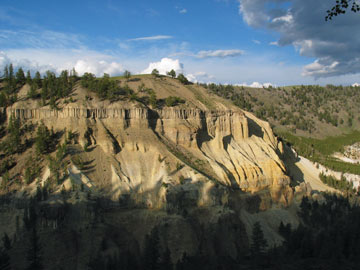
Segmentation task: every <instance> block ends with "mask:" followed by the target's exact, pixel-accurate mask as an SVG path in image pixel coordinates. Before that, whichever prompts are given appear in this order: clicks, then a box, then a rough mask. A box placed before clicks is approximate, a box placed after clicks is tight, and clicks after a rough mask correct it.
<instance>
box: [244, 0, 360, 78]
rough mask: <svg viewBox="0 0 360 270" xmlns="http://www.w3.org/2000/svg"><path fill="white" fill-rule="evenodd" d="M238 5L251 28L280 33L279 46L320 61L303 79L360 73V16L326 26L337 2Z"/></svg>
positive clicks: (268, 0) (269, 0)
mask: <svg viewBox="0 0 360 270" xmlns="http://www.w3.org/2000/svg"><path fill="white" fill-rule="evenodd" d="M238 1H239V3H240V6H239V11H240V13H241V14H242V17H243V19H244V21H245V22H246V23H247V24H248V25H250V26H252V27H255V28H266V29H269V30H272V31H275V32H278V33H279V34H280V38H279V40H278V41H277V45H278V46H286V45H293V46H294V47H295V48H296V49H297V51H298V52H299V54H300V55H302V56H307V57H312V58H315V59H316V60H315V61H314V62H313V63H311V64H309V65H307V66H305V67H304V72H303V75H306V76H312V77H314V78H321V77H324V78H325V77H330V76H338V75H344V74H355V73H359V72H360V51H359V47H360V37H359V35H357V34H356V33H354V31H356V30H355V28H354V26H356V25H359V23H360V16H359V15H358V14H353V13H352V12H348V13H347V14H346V15H344V16H339V17H337V18H335V19H334V20H332V21H329V22H326V21H325V19H324V18H325V16H326V10H328V9H329V7H330V6H332V5H333V2H334V1H333V0H322V1H313V0H238ZM272 44H274V45H275V43H272Z"/></svg>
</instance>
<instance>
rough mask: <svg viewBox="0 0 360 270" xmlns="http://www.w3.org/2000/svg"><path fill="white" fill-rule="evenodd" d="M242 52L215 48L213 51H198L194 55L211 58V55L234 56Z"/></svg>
mask: <svg viewBox="0 0 360 270" xmlns="http://www.w3.org/2000/svg"><path fill="white" fill-rule="evenodd" d="M242 54H244V51H242V50H215V51H200V52H198V53H197V54H196V55H195V56H196V57H197V58H211V57H219V58H225V57H234V56H239V55H242Z"/></svg>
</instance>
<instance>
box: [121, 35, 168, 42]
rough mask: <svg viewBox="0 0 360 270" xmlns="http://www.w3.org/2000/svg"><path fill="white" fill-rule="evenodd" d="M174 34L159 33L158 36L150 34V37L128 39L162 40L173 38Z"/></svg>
mask: <svg viewBox="0 0 360 270" xmlns="http://www.w3.org/2000/svg"><path fill="white" fill-rule="evenodd" d="M172 38H173V37H172V36H165V35H158V36H150V37H138V38H132V39H128V41H154V40H162V39H172Z"/></svg>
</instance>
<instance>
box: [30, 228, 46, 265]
mask: <svg viewBox="0 0 360 270" xmlns="http://www.w3.org/2000/svg"><path fill="white" fill-rule="evenodd" d="M41 259H42V258H41V245H40V243H39V236H38V234H37V230H36V226H34V227H33V228H32V231H31V234H30V241H29V248H28V251H27V260H28V262H29V265H28V267H27V268H26V270H42V269H44V267H43V265H42V262H41Z"/></svg>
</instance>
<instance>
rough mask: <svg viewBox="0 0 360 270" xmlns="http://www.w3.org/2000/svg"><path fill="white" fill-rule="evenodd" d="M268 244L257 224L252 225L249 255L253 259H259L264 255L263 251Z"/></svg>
mask: <svg viewBox="0 0 360 270" xmlns="http://www.w3.org/2000/svg"><path fill="white" fill-rule="evenodd" d="M267 246H268V244H267V241H266V239H265V237H264V233H263V231H262V229H261V225H260V223H259V222H255V223H254V225H253V231H252V235H251V254H252V256H253V257H255V258H256V257H259V256H262V255H264V253H265V249H266V248H267Z"/></svg>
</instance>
